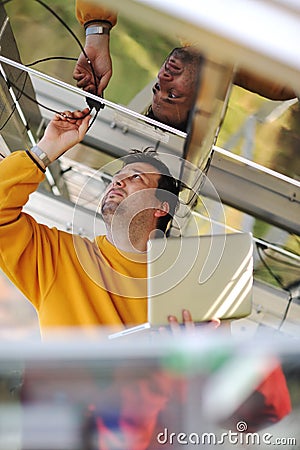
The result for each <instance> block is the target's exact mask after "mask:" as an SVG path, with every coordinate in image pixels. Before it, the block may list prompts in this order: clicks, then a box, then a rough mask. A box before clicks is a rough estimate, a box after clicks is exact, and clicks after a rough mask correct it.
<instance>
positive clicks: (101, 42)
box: [73, 35, 112, 96]
mask: <svg viewBox="0 0 300 450" xmlns="http://www.w3.org/2000/svg"><path fill="white" fill-rule="evenodd" d="M84 51H85V53H86V54H87V56H88V58H89V59H88V60H87V58H86V56H85V55H84V53H81V54H80V55H79V58H78V61H77V64H76V66H75V69H74V72H73V78H74V80H76V81H77V86H78V87H79V88H82V89H83V90H85V91H87V92H91V93H92V94H96V95H99V96H102V93H103V91H104V89H105V88H106V86H107V85H108V83H109V80H110V78H111V76H112V61H111V57H110V52H109V37H108V36H107V35H92V36H87V37H86V44H85V47H84ZM89 61H90V62H89ZM91 66H92V67H93V69H94V72H95V75H96V80H95V79H94V76H93V72H92V69H91ZM95 83H96V85H95Z"/></svg>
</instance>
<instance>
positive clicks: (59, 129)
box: [38, 108, 91, 161]
mask: <svg viewBox="0 0 300 450" xmlns="http://www.w3.org/2000/svg"><path fill="white" fill-rule="evenodd" d="M90 118H91V116H90V114H89V108H85V109H84V110H82V111H74V112H71V111H64V112H63V113H61V114H55V116H54V118H53V119H52V120H51V122H50V123H49V124H48V126H47V128H46V130H45V133H44V136H43V137H42V139H41V140H40V141H39V142H38V146H39V147H40V148H41V149H42V150H43V151H44V152H46V153H47V155H48V158H49V159H50V161H54V160H55V159H56V158H58V157H59V156H61V155H62V154H63V153H65V152H66V151H67V150H69V149H70V148H71V147H73V146H74V145H75V144H78V143H79V142H80V141H82V139H83V137H84V135H85V133H86V131H87V129H88V125H89V120H90Z"/></svg>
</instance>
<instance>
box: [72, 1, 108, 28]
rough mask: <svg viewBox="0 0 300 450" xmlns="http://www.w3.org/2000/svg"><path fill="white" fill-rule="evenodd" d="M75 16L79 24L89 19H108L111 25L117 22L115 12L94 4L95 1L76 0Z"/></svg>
mask: <svg viewBox="0 0 300 450" xmlns="http://www.w3.org/2000/svg"><path fill="white" fill-rule="evenodd" d="M76 17H77V20H78V21H79V23H81V25H84V24H85V23H87V22H90V21H95V22H97V21H105V20H106V21H108V22H110V23H111V26H112V27H113V26H115V25H116V23H117V14H116V12H114V11H112V10H109V9H107V8H105V7H104V6H101V5H100V4H99V5H98V4H95V2H89V1H86V0H76Z"/></svg>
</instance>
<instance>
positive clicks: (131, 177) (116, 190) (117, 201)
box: [101, 162, 161, 222]
mask: <svg viewBox="0 0 300 450" xmlns="http://www.w3.org/2000/svg"><path fill="white" fill-rule="evenodd" d="M160 176H161V175H160V173H159V172H158V170H157V169H156V168H155V167H153V166H152V165H151V164H148V163H144V162H136V163H132V164H128V165H126V166H124V167H123V168H122V169H121V170H120V171H119V172H117V173H116V174H115V175H114V177H113V179H112V182H111V183H110V184H109V186H108V187H107V189H106V191H105V193H104V196H103V198H102V202H101V213H102V216H103V218H104V220H105V221H107V222H110V220H111V218H112V217H113V215H114V214H115V212H116V210H117V209H118V213H121V214H122V213H124V214H125V213H126V214H127V216H128V215H130V214H131V215H132V218H133V217H134V216H135V215H136V214H138V213H140V212H143V211H144V210H148V209H149V207H155V206H157V205H158V203H159V201H158V199H157V198H156V197H155V191H156V188H157V186H158V182H159V179H160ZM146 190H147V191H146ZM122 203H123V205H124V208H122V206H121V207H120V205H121V204H122ZM149 205H151V206H149ZM123 209H124V211H123Z"/></svg>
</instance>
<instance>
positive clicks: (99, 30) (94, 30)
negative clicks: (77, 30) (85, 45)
mask: <svg viewBox="0 0 300 450" xmlns="http://www.w3.org/2000/svg"><path fill="white" fill-rule="evenodd" d="M109 32H110V28H109V27H104V26H102V25H97V26H96V25H93V26H91V27H88V28H86V30H85V35H86V36H90V35H92V34H109Z"/></svg>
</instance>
